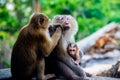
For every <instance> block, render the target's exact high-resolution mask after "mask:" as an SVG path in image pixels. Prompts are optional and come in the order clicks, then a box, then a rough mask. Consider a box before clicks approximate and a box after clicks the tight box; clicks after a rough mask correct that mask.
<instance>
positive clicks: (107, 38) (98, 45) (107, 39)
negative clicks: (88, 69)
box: [88, 33, 117, 53]
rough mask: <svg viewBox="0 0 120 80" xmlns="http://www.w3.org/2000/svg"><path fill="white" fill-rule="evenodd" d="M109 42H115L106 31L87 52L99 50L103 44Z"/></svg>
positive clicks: (102, 47)
mask: <svg viewBox="0 0 120 80" xmlns="http://www.w3.org/2000/svg"><path fill="white" fill-rule="evenodd" d="M110 43H114V44H117V42H116V40H115V39H114V37H112V36H110V35H109V34H108V33H105V34H104V36H101V37H100V38H98V39H97V40H96V43H95V44H94V45H93V46H92V47H91V48H90V49H89V50H88V52H90V53H93V52H96V51H97V50H98V51H99V52H100V50H101V49H104V47H105V45H107V44H110Z"/></svg>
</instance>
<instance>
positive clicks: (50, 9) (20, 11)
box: [0, 0, 120, 68]
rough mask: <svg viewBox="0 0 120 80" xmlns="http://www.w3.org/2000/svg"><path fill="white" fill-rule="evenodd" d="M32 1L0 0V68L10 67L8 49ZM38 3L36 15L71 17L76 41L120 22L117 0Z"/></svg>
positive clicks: (44, 0)
mask: <svg viewBox="0 0 120 80" xmlns="http://www.w3.org/2000/svg"><path fill="white" fill-rule="evenodd" d="M35 1H37V0H0V68H3V67H10V59H9V57H10V55H11V54H10V52H11V49H12V46H13V44H14V42H15V40H16V38H17V35H18V32H19V30H20V28H21V27H23V26H24V25H26V24H27V23H28V20H29V18H30V16H31V15H32V13H33V12H34V5H36V3H35ZM38 3H39V5H40V9H39V12H41V13H44V14H46V15H48V16H49V18H51V19H52V17H53V16H54V15H56V14H70V15H72V16H74V17H75V18H76V20H77V22H78V25H79V31H78V33H77V35H76V36H75V39H76V41H79V40H80V39H83V38H84V37H86V36H89V35H90V34H92V33H93V32H95V31H97V30H99V29H100V28H101V27H102V26H104V25H106V24H108V23H111V22H117V23H119V22H120V0H38ZM8 55H9V56H8ZM6 56H7V57H6ZM7 59H8V60H7Z"/></svg>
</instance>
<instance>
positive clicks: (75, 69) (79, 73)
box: [58, 56, 86, 77]
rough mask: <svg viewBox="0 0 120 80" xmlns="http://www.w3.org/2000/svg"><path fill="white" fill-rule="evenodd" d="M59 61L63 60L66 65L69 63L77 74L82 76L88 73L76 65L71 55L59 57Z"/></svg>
mask: <svg viewBox="0 0 120 80" xmlns="http://www.w3.org/2000/svg"><path fill="white" fill-rule="evenodd" d="M58 59H59V60H58V61H61V62H62V63H64V64H65V65H67V66H68V67H69V68H70V69H71V70H72V71H73V72H75V73H76V74H77V75H79V76H81V77H86V73H85V72H84V71H83V69H82V68H81V66H78V65H75V64H74V62H73V61H72V59H71V57H69V56H67V57H66V58H65V57H58Z"/></svg>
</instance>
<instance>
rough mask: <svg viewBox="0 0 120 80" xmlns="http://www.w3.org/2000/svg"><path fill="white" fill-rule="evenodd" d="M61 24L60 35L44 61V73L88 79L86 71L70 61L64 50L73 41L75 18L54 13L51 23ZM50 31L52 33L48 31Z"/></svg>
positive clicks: (76, 26) (75, 30)
mask: <svg viewBox="0 0 120 80" xmlns="http://www.w3.org/2000/svg"><path fill="white" fill-rule="evenodd" d="M57 24H60V25H61V26H62V29H63V31H62V36H61V38H60V40H59V42H58V44H57V46H56V47H55V48H54V50H53V51H52V53H51V54H50V56H49V57H48V58H46V59H45V61H46V68H45V69H46V71H45V72H46V74H48V73H55V74H56V76H60V75H61V76H63V77H64V78H66V79H67V80H88V79H87V77H86V73H85V72H84V71H83V69H82V68H81V66H77V65H75V64H74V62H73V61H72V58H71V56H70V55H69V54H68V53H67V52H66V49H67V46H68V43H72V42H73V43H74V42H75V41H74V36H75V34H76V33H77V31H78V24H77V22H76V20H75V19H74V18H73V17H72V16H70V15H56V16H54V18H53V20H52V25H53V27H55V26H54V25H57ZM50 33H53V32H52V31H50Z"/></svg>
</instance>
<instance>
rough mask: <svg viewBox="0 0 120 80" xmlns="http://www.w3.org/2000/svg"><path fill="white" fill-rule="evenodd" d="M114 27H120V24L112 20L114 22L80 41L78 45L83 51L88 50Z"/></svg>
mask: <svg viewBox="0 0 120 80" xmlns="http://www.w3.org/2000/svg"><path fill="white" fill-rule="evenodd" d="M113 29H120V25H119V24H117V23H114V22H112V23H110V24H108V25H106V26H104V27H103V28H101V29H99V30H98V31H96V32H95V33H93V34H92V35H90V36H88V37H86V38H84V39H82V40H80V41H78V42H77V45H78V47H80V48H81V49H82V50H83V52H86V51H87V50H88V49H89V48H90V47H92V46H93V45H94V44H95V43H96V41H97V39H98V38H100V37H102V36H104V35H105V33H107V32H109V31H111V30H113Z"/></svg>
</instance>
